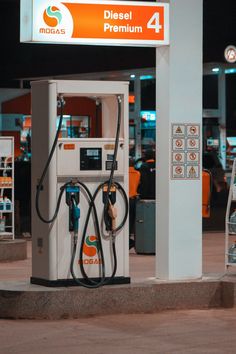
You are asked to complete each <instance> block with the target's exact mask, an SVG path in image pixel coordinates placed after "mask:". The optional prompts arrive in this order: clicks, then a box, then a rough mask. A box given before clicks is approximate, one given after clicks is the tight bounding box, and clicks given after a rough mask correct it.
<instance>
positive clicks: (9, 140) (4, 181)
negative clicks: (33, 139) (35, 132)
mask: <svg viewBox="0 0 236 354" xmlns="http://www.w3.org/2000/svg"><path fill="white" fill-rule="evenodd" d="M14 229H15V220H14V138H13V137H5V136H1V137H0V240H1V239H9V238H10V239H14V237H15V236H14Z"/></svg>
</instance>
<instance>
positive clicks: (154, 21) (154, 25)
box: [147, 12, 162, 33]
mask: <svg viewBox="0 0 236 354" xmlns="http://www.w3.org/2000/svg"><path fill="white" fill-rule="evenodd" d="M147 28H150V29H154V30H155V32H156V33H159V32H160V30H161V29H162V25H160V14H159V13H158V12H155V13H154V14H153V15H152V17H151V18H150V20H149V21H148V23H147Z"/></svg>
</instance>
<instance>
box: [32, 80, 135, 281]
mask: <svg viewBox="0 0 236 354" xmlns="http://www.w3.org/2000/svg"><path fill="white" fill-rule="evenodd" d="M31 85H32V278H31V282H32V283H35V284H43V285H49V286H55V285H60V284H62V285H64V284H67V283H68V280H69V281H71V278H72V277H71V274H70V262H71V256H72V235H71V233H70V232H69V228H68V225H69V212H68V206H67V204H66V202H65V195H64V196H63V197H62V200H61V205H60V209H59V212H58V215H57V218H56V220H55V221H54V222H53V223H49V224H47V223H43V222H42V221H41V220H40V219H39V217H38V215H37V213H36V209H35V196H36V189H37V185H38V183H39V179H40V177H41V174H42V171H43V169H44V167H45V163H46V161H47V159H48V157H49V154H50V150H51V147H52V145H53V141H54V138H55V135H56V130H57V126H56V121H57V116H58V113H57V103H58V99H59V97H61V96H62V97H63V99H64V100H65V102H66V97H74V96H81V97H89V98H93V99H99V101H100V102H101V107H102V108H101V112H102V113H101V116H102V119H101V120H102V137H100V138H72V139H70V138H59V140H58V143H57V147H56V149H55V153H54V155H53V157H52V160H51V162H50V165H49V168H48V172H47V174H46V176H45V180H44V182H43V190H42V191H41V193H40V201H39V206H40V210H41V211H42V215H43V217H44V218H45V219H50V218H51V217H52V215H53V214H54V211H55V208H56V203H57V199H58V195H59V192H60V187H61V186H62V185H63V184H64V183H66V182H68V181H69V180H70V179H78V180H79V181H81V182H82V183H84V184H85V185H86V186H87V188H88V189H89V190H90V192H91V194H93V193H94V192H95V190H96V188H97V187H98V186H99V185H100V184H101V183H102V182H105V181H107V180H108V179H109V176H110V167H109V166H110V165H111V160H112V155H113V153H114V146H115V135H116V126H117V115H118V105H117V97H118V96H119V97H120V98H121V129H120V137H119V148H118V154H117V159H116V161H117V168H116V170H115V173H114V181H116V182H119V183H120V184H121V186H122V187H123V189H124V191H125V192H126V194H127V193H128V155H129V153H128V82H117V81H116V82H111V81H101V82H100V81H72V80H69V81H64V80H49V81H46V80H42V81H35V82H32V84H31ZM98 160H99V163H98ZM97 163H98V165H96V164H97ZM94 164H95V165H94ZM86 166H87V167H86ZM91 166H92V167H91ZM98 166H99V167H98ZM95 204H96V208H97V211H98V219H99V222H101V223H102V219H103V200H102V192H100V193H99V194H98V196H97V198H96V201H95ZM115 206H116V208H117V211H118V216H117V220H116V223H117V224H119V222H120V221H121V220H122V218H123V217H124V209H125V208H124V200H123V198H122V195H121V194H120V193H119V192H116V204H115ZM79 207H80V219H79V233H78V247H77V252H76V257H75V262H74V271H75V275H76V277H78V278H80V279H81V278H83V277H82V274H81V271H80V266H79V248H80V240H81V233H82V230H83V227H84V224H85V218H86V215H87V210H88V207H89V206H88V200H87V197H86V194H85V193H84V192H83V191H82V189H81V192H80V203H79ZM103 229H104V232H103V233H102V246H103V251H104V259H105V272H106V274H105V275H106V277H109V276H111V273H112V269H113V265H114V264H113V263H114V260H113V257H112V252H111V239H110V238H109V237H107V233H106V232H105V228H103ZM86 235H87V236H86V244H85V246H84V248H83V265H84V268H85V270H86V273H87V275H88V277H90V278H99V277H100V276H101V274H100V272H99V262H101V260H100V259H99V256H98V253H97V252H96V247H94V240H96V230H95V227H94V218H93V216H92V215H91V217H90V219H89V223H88V228H87V232H86ZM115 245H116V252H117V271H116V274H115V278H114V282H116V281H117V283H127V282H129V281H130V280H129V225H128V219H127V221H126V223H125V225H124V227H123V228H122V229H121V230H120V231H119V232H118V233H117V235H116V239H115ZM80 262H81V261H80Z"/></svg>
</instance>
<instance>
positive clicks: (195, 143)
mask: <svg viewBox="0 0 236 354" xmlns="http://www.w3.org/2000/svg"><path fill="white" fill-rule="evenodd" d="M186 148H187V150H199V138H188V139H187V146H186Z"/></svg>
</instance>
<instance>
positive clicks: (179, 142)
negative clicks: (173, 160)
mask: <svg viewBox="0 0 236 354" xmlns="http://www.w3.org/2000/svg"><path fill="white" fill-rule="evenodd" d="M184 149H185V139H181V138H174V139H173V150H184Z"/></svg>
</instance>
